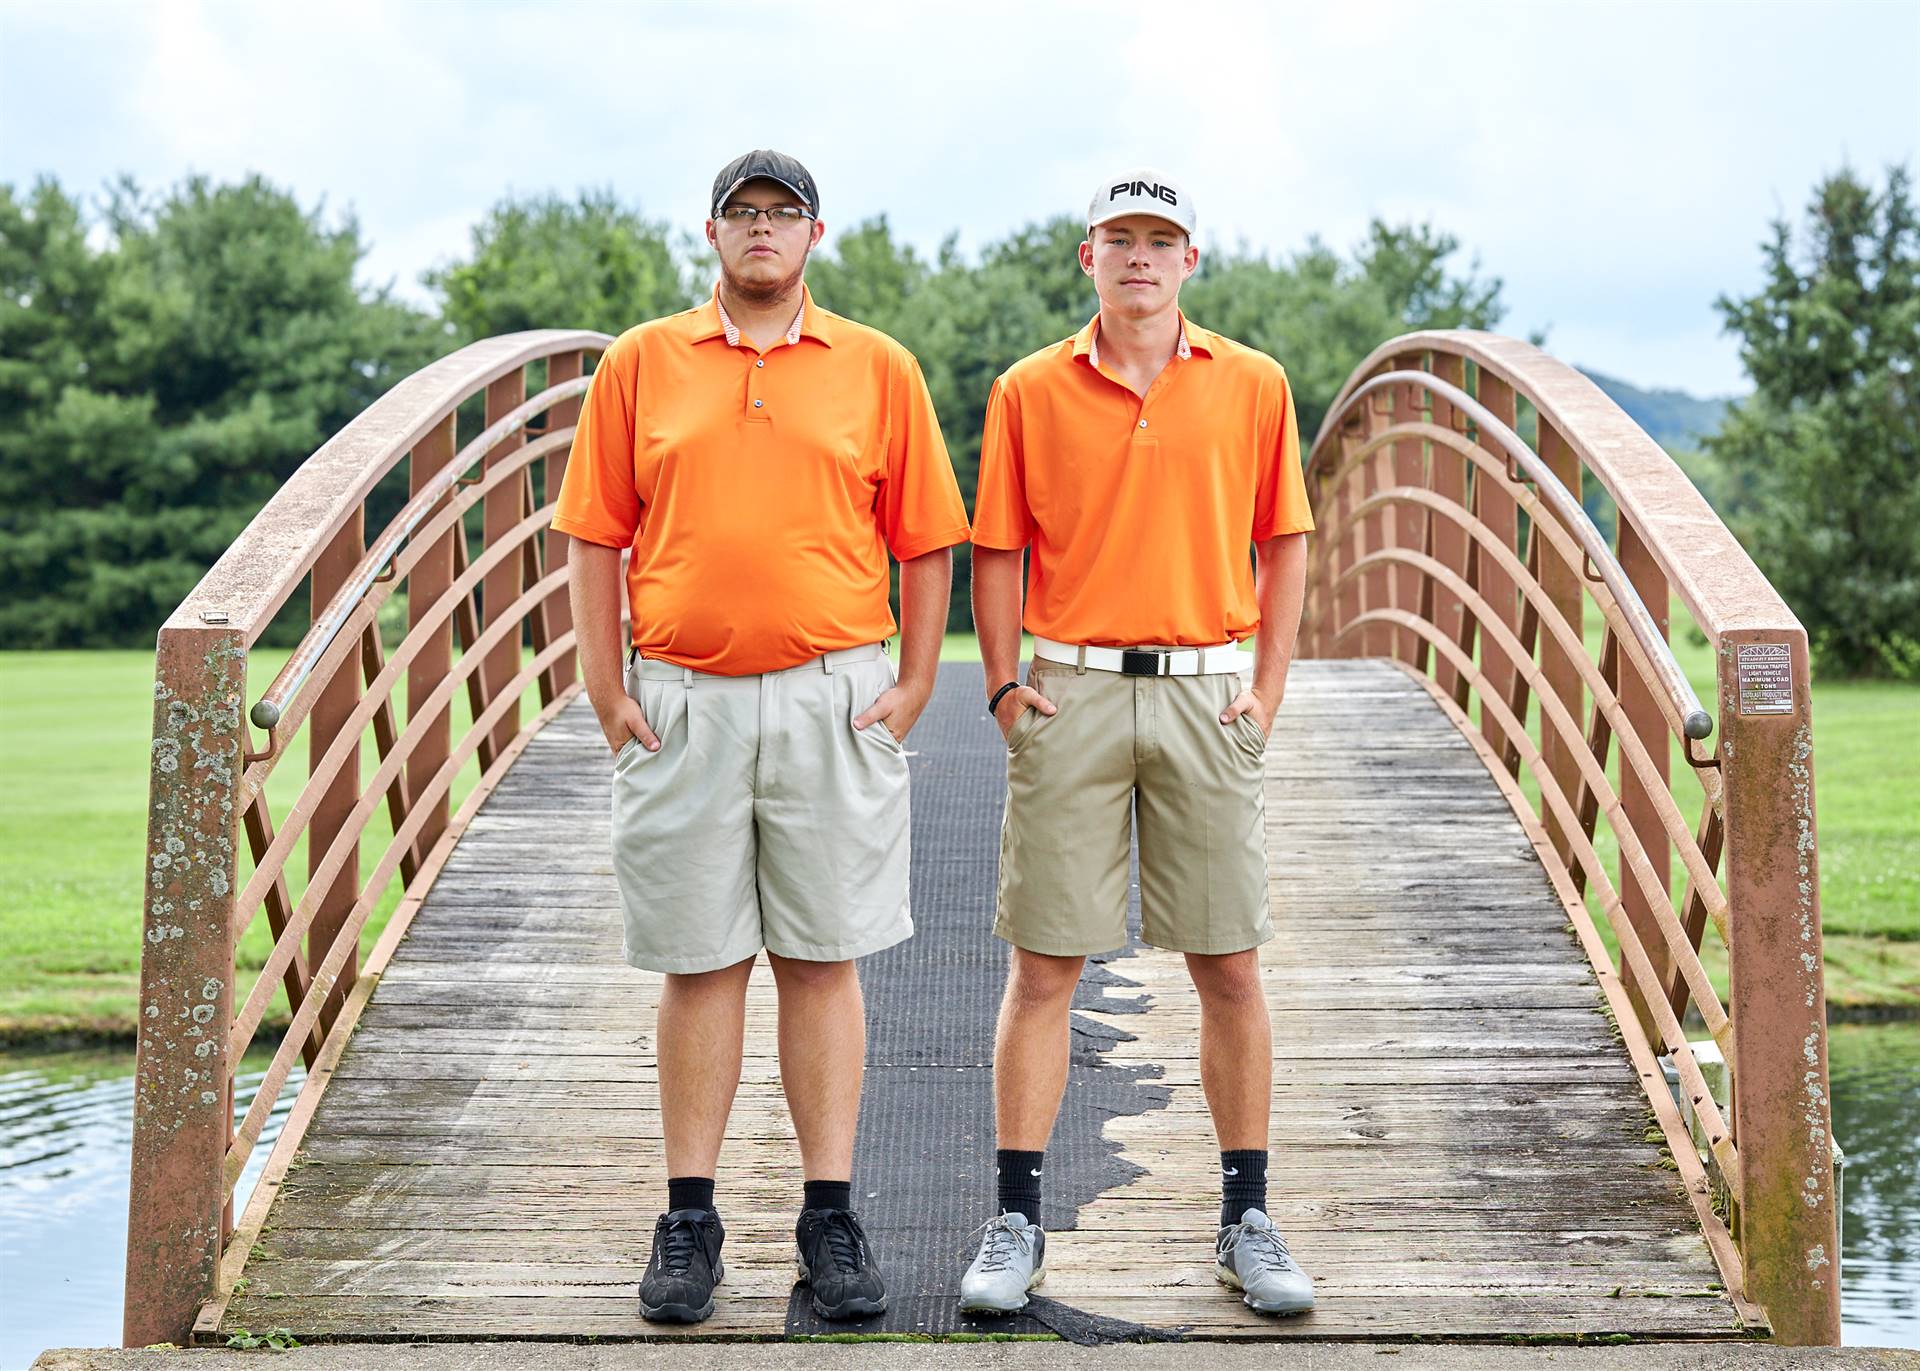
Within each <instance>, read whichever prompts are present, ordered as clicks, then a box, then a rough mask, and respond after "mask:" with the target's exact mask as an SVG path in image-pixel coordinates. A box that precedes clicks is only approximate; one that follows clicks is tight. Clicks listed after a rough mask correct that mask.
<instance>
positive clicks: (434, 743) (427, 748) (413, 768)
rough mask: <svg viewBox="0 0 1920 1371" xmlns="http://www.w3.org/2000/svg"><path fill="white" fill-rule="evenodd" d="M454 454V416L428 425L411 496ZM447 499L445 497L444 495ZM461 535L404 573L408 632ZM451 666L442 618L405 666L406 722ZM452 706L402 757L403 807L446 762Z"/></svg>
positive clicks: (457, 531) (429, 602) (411, 475)
mask: <svg viewBox="0 0 1920 1371" xmlns="http://www.w3.org/2000/svg"><path fill="white" fill-rule="evenodd" d="M453 454H454V416H453V415H451V414H449V415H448V416H447V417H446V418H445V419H443V420H442V421H441V422H440V423H438V424H436V425H434V427H433V429H432V431H431V432H429V433H428V434H427V436H426V437H424V438H422V439H421V440H420V441H419V443H418V444H416V445H415V447H414V449H413V455H412V457H411V458H410V459H409V461H408V484H409V485H410V487H411V488H412V492H413V493H414V494H416V495H417V494H419V493H420V491H421V490H422V489H423V488H424V487H425V486H426V484H427V482H428V481H429V480H431V479H432V478H433V476H434V474H435V473H436V472H438V471H439V470H440V469H441V468H442V467H444V466H446V464H447V463H448V462H450V461H452V460H453ZM449 498H451V496H449ZM462 536H464V530H463V529H462V528H461V526H460V525H459V524H457V523H456V524H455V525H454V526H453V527H452V528H450V529H448V530H447V532H445V533H443V534H442V535H440V537H438V538H436V539H434V541H433V544H432V546H430V547H429V548H428V549H427V550H426V552H425V553H423V554H422V556H421V558H420V560H419V561H417V562H415V563H414V564H413V570H412V571H411V572H409V573H408V575H407V628H408V631H409V632H411V631H412V630H413V629H415V628H417V627H419V625H420V623H421V622H422V621H423V620H424V619H425V618H426V616H427V611H428V610H429V609H431V608H432V606H433V602H434V601H435V600H438V599H439V598H440V597H441V596H442V595H444V594H446V591H447V587H448V586H450V585H452V584H453V540H454V539H455V538H459V537H462ZM452 666H453V620H452V619H451V617H449V618H446V619H442V620H441V621H440V622H439V623H437V624H435V625H434V626H433V628H432V629H431V630H429V632H428V635H427V639H426V641H425V642H423V643H422V644H421V645H420V650H419V651H418V652H416V653H415V654H414V655H413V660H411V661H410V662H408V663H407V719H408V721H409V723H411V722H412V720H413V719H414V718H415V716H417V715H418V714H419V712H420V710H421V709H422V708H423V706H424V704H425V701H426V699H427V697H428V696H430V695H432V694H433V692H434V691H435V690H436V689H438V688H439V686H440V683H441V682H442V681H444V680H446V678H447V672H448V671H449V670H451V669H452ZM452 715H453V702H452V700H448V702H447V703H446V704H445V705H444V706H442V708H441V710H440V712H439V714H438V715H436V716H435V718H434V720H433V722H432V724H431V725H429V726H428V728H427V731H426V732H425V733H424V734H422V735H421V738H420V741H419V743H418V745H417V746H415V748H414V749H413V751H412V753H410V754H409V755H408V757H407V803H408V805H409V807H411V806H415V805H418V804H419V803H420V795H421V792H423V791H424V790H425V789H426V788H427V783H428V782H429V781H431V780H432V779H433V777H434V774H435V773H436V772H438V771H439V770H440V767H441V765H442V764H443V763H445V761H446V760H447V753H448V752H449V751H450V750H451V749H452V746H453V717H452ZM447 817H448V810H447V796H446V795H445V794H442V795H441V796H440V798H439V799H438V800H435V801H434V802H433V805H432V812H431V813H429V814H428V815H427V817H426V818H425V819H424V820H422V821H421V825H420V840H419V843H418V845H417V846H416V847H415V849H414V850H415V851H416V852H418V853H419V854H420V855H421V856H422V857H423V858H424V857H425V856H426V854H427V853H429V852H431V851H433V846H434V844H435V843H437V842H439V841H440V835H441V834H442V833H443V832H445V831H446V827H447Z"/></svg>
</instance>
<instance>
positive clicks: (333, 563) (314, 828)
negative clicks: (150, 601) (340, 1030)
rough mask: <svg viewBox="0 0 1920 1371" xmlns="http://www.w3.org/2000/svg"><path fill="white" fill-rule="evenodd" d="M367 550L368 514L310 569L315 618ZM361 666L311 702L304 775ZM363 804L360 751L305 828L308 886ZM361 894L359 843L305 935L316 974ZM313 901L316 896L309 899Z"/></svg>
mask: <svg viewBox="0 0 1920 1371" xmlns="http://www.w3.org/2000/svg"><path fill="white" fill-rule="evenodd" d="M366 550H367V548H366V537H365V511H364V510H361V509H357V508H356V509H355V510H354V511H353V513H352V514H351V515H349V516H348V518H347V521H346V522H345V523H344V524H342V525H341V527H340V531H339V532H338V533H336V534H334V535H333V539H332V541H330V542H329V543H328V544H327V547H326V551H324V552H322V553H321V554H320V557H319V560H318V561H316V562H315V563H314V564H313V575H312V602H313V603H312V613H313V617H314V618H316V619H317V618H319V616H320V614H321V613H322V611H324V610H325V609H326V607H327V605H328V603H329V602H331V601H332V599H333V597H334V595H335V594H336V593H337V592H338V591H339V589H340V587H341V586H342V585H344V584H345V583H346V581H347V578H348V577H349V576H350V575H352V573H353V569H354V568H355V567H356V566H358V565H359V564H360V558H361V555H362V554H363V553H365V552H366ZM357 665H358V663H357V661H356V660H355V659H354V658H352V657H346V658H342V659H341V662H340V665H339V666H338V667H337V668H336V669H335V671H334V673H333V676H332V678H331V679H330V680H328V681H327V683H326V685H325V686H324V687H323V688H322V689H321V691H320V694H319V695H318V696H317V697H316V699H315V700H314V705H313V714H312V715H311V716H310V717H309V719H308V721H307V767H308V769H309V770H310V771H311V770H312V769H314V768H317V767H318V766H319V765H320V762H321V759H322V758H324V757H325V756H326V755H327V749H328V748H330V747H332V746H333V740H334V739H335V738H337V737H338V736H339V735H340V730H341V729H342V728H344V727H345V726H346V723H347V720H348V717H349V716H350V715H352V713H353V711H354V709H355V707H357V706H358V705H359V703H360V673H359V672H358V671H357V670H356V669H355V668H356V666H357ZM359 799H360V749H359V748H358V747H354V748H351V749H349V750H348V752H347V756H346V760H345V761H344V762H343V763H342V764H341V767H340V770H339V771H338V772H336V773H335V775H334V778H333V780H332V781H331V782H330V783H329V784H328V786H327V788H326V791H325V793H324V794H322V795H321V796H320V799H319V801H318V802H317V803H316V804H315V805H314V810H313V821H312V823H311V824H309V825H308V828H307V875H308V877H309V879H311V878H312V877H313V875H314V873H316V872H317V871H318V870H319V869H320V864H321V862H323V861H324V860H325V859H326V855H327V851H328V849H329V848H331V847H332V846H333V841H334V839H335V837H337V836H338V835H339V834H340V832H341V831H342V830H343V829H345V828H346V827H347V826H348V821H349V818H350V816H351V814H352V811H353V807H354V805H355V804H356V803H357V802H358V801H359ZM359 891H360V840H359V837H358V835H356V836H355V837H354V840H353V842H352V843H351V844H350V845H349V847H348V849H347V857H346V860H345V861H344V862H342V863H341V864H340V869H339V871H337V872H336V873H335V874H334V877H333V880H332V882H331V884H329V885H328V886H327V888H326V889H325V890H324V891H323V892H322V893H321V895H320V898H319V902H318V904H317V905H316V906H315V908H314V914H313V923H312V924H311V925H310V926H309V927H308V929H307V965H309V966H318V965H320V963H321V962H322V961H323V960H324V959H325V958H326V955H327V953H328V951H329V950H330V949H331V948H332V947H333V940H334V938H335V937H336V936H337V935H338V934H339V932H340V926H341V924H343V923H344V922H346V918H347V914H348V913H349V912H350V911H351V910H352V908H353V901H354V898H355V896H357V895H358V894H359ZM308 894H309V896H311V895H312V891H311V889H309V891H308ZM359 962H360V957H359V952H358V950H357V949H356V951H355V952H354V953H353V954H352V955H350V956H349V957H348V958H347V961H346V965H345V966H344V967H342V969H341V972H340V979H339V980H337V981H336V982H334V987H333V990H332V992H331V993H330V994H329V995H328V996H327V998H326V1000H325V1001H324V1002H323V1003H322V1004H321V1006H320V1025H321V1029H322V1036H325V1031H326V1030H328V1029H330V1028H332V1027H333V1020H334V1017H335V1016H336V1015H337V1014H338V1013H339V1012H340V1006H341V1005H342V1004H344V1003H345V1002H346V998H347V992H348V991H349V990H351V989H352V988H353V982H354V979H355V977H356V976H357V975H358V973H359Z"/></svg>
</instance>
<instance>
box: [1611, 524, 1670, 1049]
mask: <svg viewBox="0 0 1920 1371" xmlns="http://www.w3.org/2000/svg"><path fill="white" fill-rule="evenodd" d="M1615 519H1616V523H1617V526H1616V529H1615V534H1614V541H1615V544H1616V546H1617V547H1618V548H1619V550H1620V569H1621V570H1622V571H1624V572H1626V574H1627V579H1628V580H1629V581H1631V582H1632V583H1633V588H1634V590H1635V591H1636V592H1637V593H1638V594H1639V596H1640V602H1641V603H1642V604H1644V605H1645V606H1646V607H1647V613H1648V614H1649V615H1650V616H1652V618H1653V622H1654V626H1655V627H1656V628H1658V629H1659V630H1660V636H1661V637H1662V638H1665V637H1667V622H1668V615H1669V610H1668V603H1667V578H1666V574H1665V573H1664V572H1662V571H1661V570H1660V564H1659V562H1657V561H1655V560H1654V556H1653V553H1652V552H1651V551H1650V550H1649V549H1648V548H1647V545H1646V542H1645V540H1643V539H1642V538H1641V537H1640V532H1639V530H1638V529H1636V528H1634V526H1633V525H1632V523H1630V522H1629V521H1628V519H1627V516H1626V513H1625V511H1617V512H1616V514H1615ZM1620 704H1621V707H1622V708H1623V709H1624V710H1625V712H1626V716H1627V722H1628V723H1629V724H1630V725H1631V726H1632V728H1633V731H1634V733H1635V734H1636V735H1637V736H1638V737H1639V739H1640V744H1641V746H1643V747H1644V748H1646V750H1647V757H1648V760H1650V761H1651V762H1652V763H1653V769H1654V771H1655V773H1656V774H1657V775H1658V776H1659V777H1660V785H1661V788H1662V789H1667V790H1670V789H1671V788H1672V787H1671V785H1670V784H1669V780H1670V770H1669V762H1670V760H1671V757H1672V752H1673V744H1672V738H1673V730H1672V729H1671V728H1670V727H1669V726H1668V724H1667V720H1666V716H1665V715H1663V714H1662V713H1661V712H1660V705H1659V703H1658V702H1657V701H1656V700H1655V699H1654V695H1653V690H1652V688H1651V687H1650V686H1649V685H1648V684H1647V682H1646V681H1645V680H1644V679H1643V678H1642V677H1641V675H1640V673H1639V672H1637V671H1631V670H1623V671H1622V672H1621V673H1620ZM1625 757H1626V754H1625V752H1624V751H1622V753H1621V764H1620V804H1621V808H1622V809H1623V810H1624V811H1625V813H1626V818H1627V823H1628V824H1629V825H1630V826H1631V827H1632V829H1633V831H1634V833H1635V835H1636V836H1637V837H1638V838H1639V839H1640V845H1641V847H1643V848H1644V849H1645V850H1646V854H1647V862H1648V864H1649V865H1650V866H1651V867H1652V868H1653V876H1654V881H1655V883H1656V884H1657V885H1658V886H1659V887H1660V889H1661V891H1663V892H1665V893H1666V895H1667V900H1668V903H1669V904H1670V903H1671V901H1672V886H1673V864H1672V847H1673V843H1672V840H1671V839H1670V838H1669V837H1668V836H1667V826H1666V825H1665V824H1664V823H1662V822H1661V820H1660V811H1659V810H1657V809H1655V808H1654V804H1653V792H1652V791H1651V789H1649V788H1648V787H1647V786H1645V785H1643V784H1642V783H1641V781H1640V773H1639V772H1638V771H1637V770H1636V769H1635V768H1633V767H1631V766H1628V765H1627V764H1626V760H1625ZM1620 900H1621V904H1622V905H1623V906H1624V908H1625V912H1626V916H1627V921H1628V922H1629V923H1631V924H1632V925H1633V929H1634V932H1635V934H1636V935H1638V937H1639V939H1640V946H1641V947H1642V948H1643V949H1645V951H1646V954H1647V960H1648V961H1649V962H1651V963H1652V964H1653V970H1654V973H1655V975H1657V976H1658V977H1659V978H1660V979H1661V980H1662V981H1664V980H1665V979H1666V977H1667V973H1668V971H1669V970H1670V969H1671V968H1672V965H1673V959H1672V957H1671V956H1669V955H1668V953H1667V940H1666V939H1665V938H1664V937H1663V936H1662V935H1661V933H1660V924H1659V921H1658V919H1657V917H1656V916H1655V914H1654V909H1653V901H1652V899H1651V898H1650V897H1649V896H1648V895H1647V892H1646V891H1645V890H1644V889H1643V888H1642V887H1641V885H1640V881H1639V879H1638V878H1637V877H1635V876H1634V874H1633V872H1632V869H1631V868H1630V867H1629V865H1628V863H1627V857H1626V853H1625V851H1624V850H1623V851H1622V852H1621V854H1620ZM1622 979H1623V980H1626V983H1627V995H1628V998H1630V999H1631V1000H1632V1001H1633V1005H1634V1009H1635V1011H1636V1012H1638V1014H1639V1015H1640V1026H1641V1028H1642V1029H1644V1030H1645V1031H1646V1034H1647V1036H1648V1038H1649V1039H1651V1040H1653V1041H1656V1042H1657V1041H1659V1039H1658V1036H1657V1033H1656V1031H1655V1028H1654V1023H1653V1016H1652V1014H1651V1013H1650V1012H1649V1010H1648V1008H1647V1005H1646V996H1645V995H1644V994H1642V993H1641V990H1640V984H1639V982H1638V981H1637V980H1634V979H1630V978H1627V977H1626V976H1625V975H1624V968H1623V975H1622Z"/></svg>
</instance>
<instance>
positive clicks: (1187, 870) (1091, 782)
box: [993, 662, 1273, 956]
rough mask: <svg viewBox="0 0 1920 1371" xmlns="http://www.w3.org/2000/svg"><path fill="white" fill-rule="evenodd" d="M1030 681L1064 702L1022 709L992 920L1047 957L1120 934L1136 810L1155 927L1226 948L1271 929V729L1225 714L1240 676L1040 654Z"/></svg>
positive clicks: (1153, 933) (1111, 942)
mask: <svg viewBox="0 0 1920 1371" xmlns="http://www.w3.org/2000/svg"><path fill="white" fill-rule="evenodd" d="M1027 683H1028V684H1029V685H1031V686H1032V687H1033V688H1034V689H1035V690H1037V691H1039V692H1040V693H1041V694H1042V695H1044V696H1045V697H1046V698H1047V699H1048V700H1050V701H1052V702H1053V704H1054V706H1055V709H1056V711H1057V712H1055V713H1054V714H1052V715H1051V716H1049V715H1045V714H1042V713H1040V712H1039V711H1038V710H1034V709H1030V710H1027V711H1026V712H1025V713H1024V714H1022V715H1021V716H1020V717H1019V718H1018V719H1016V720H1015V721H1014V724H1013V731H1012V734H1011V736H1010V737H1009V739H1008V742H1007V813H1006V821H1005V825H1004V827H1003V828H1002V829H1001V833H1000V912H999V916H998V918H997V919H996V920H995V922H994V929H993V931H994V932H995V933H997V934H999V936H1001V937H1002V938H1005V939H1006V940H1007V941H1008V942H1010V943H1013V944H1014V945H1015V946H1017V947H1023V948H1025V949H1027V950H1028V951H1029V952H1041V953H1047V954H1049V955H1052V956H1082V955H1087V954H1091V953H1095V952H1106V951H1110V950H1112V949H1114V948H1118V947H1124V946H1125V945H1126V941H1127V852H1128V839H1129V836H1130V834H1131V833H1132V832H1133V829H1134V826H1135V825H1136V824H1137V825H1138V837H1139V843H1140V914H1141V937H1142V938H1143V939H1144V940H1145V941H1146V942H1148V943H1150V944H1152V945H1153V946H1155V947H1164V948H1169V949H1172V950H1173V951H1176V952H1199V953H1208V954H1218V953H1223V952H1242V951H1245V950H1246V949H1248V948H1250V947H1257V946H1259V945H1260V944H1261V943H1263V942H1265V941H1267V939H1269V938H1271V937H1272V936H1273V920H1272V917H1271V914H1270V912H1269V903H1268V895H1267V849H1266V797H1265V785H1264V780H1263V777H1264V774H1265V763H1264V761H1263V755H1264V753H1265V751H1266V738H1265V737H1264V736H1263V735H1262V733H1261V732H1260V725H1259V723H1258V721H1256V720H1255V719H1254V718H1253V716H1252V715H1251V714H1242V715H1240V716H1239V717H1238V718H1236V719H1235V720H1234V721H1233V722H1232V723H1231V724H1222V723H1221V722H1220V713H1221V711H1222V710H1224V709H1225V708H1226V707H1227V705H1228V704H1229V703H1231V702H1232V700H1233V697H1234V696H1235V695H1237V694H1238V693H1239V692H1240V689H1241V681H1240V677H1239V676H1238V675H1235V674H1231V673H1228V674H1223V675H1216V676H1123V675H1121V674H1120V673H1119V672H1116V671H1093V670H1089V671H1086V672H1084V673H1082V672H1079V671H1078V670H1077V669H1076V668H1075V667H1073V666H1069V665H1064V664H1060V663H1054V662H1035V663H1034V664H1033V667H1032V669H1031V670H1030V671H1029V672H1028V675H1027Z"/></svg>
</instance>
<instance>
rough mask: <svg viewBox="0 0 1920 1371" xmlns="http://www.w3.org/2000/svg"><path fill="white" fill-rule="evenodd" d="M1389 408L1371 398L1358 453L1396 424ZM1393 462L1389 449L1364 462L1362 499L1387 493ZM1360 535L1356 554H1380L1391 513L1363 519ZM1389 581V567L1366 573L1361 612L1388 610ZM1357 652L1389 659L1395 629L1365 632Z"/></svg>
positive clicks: (1376, 628)
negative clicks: (1390, 416)
mask: <svg viewBox="0 0 1920 1371" xmlns="http://www.w3.org/2000/svg"><path fill="white" fill-rule="evenodd" d="M1385 406H1386V400H1385V398H1384V397H1383V396H1381V395H1378V394H1375V395H1370V396H1368V397H1367V401H1366V406H1365V410H1364V412H1363V413H1362V415H1361V419H1360V429H1359V432H1358V433H1357V434H1356V435H1355V441H1354V444H1353V450H1354V451H1358V450H1359V449H1360V448H1361V447H1363V446H1364V445H1365V444H1366V443H1368V442H1370V441H1371V440H1372V439H1373V436H1374V435H1375V434H1376V433H1378V432H1380V430H1382V429H1384V428H1386V427H1387V425H1389V424H1391V423H1392V422H1393V420H1391V419H1390V418H1388V417H1387V416H1385V415H1384V414H1381V413H1380V412H1379V411H1380V410H1381V409H1383V408H1385ZM1390 460H1391V458H1390V457H1389V456H1388V454H1387V451H1386V449H1385V448H1382V449H1380V450H1379V451H1377V452H1374V453H1372V454H1370V455H1368V456H1367V457H1366V458H1365V459H1364V461H1363V462H1362V464H1361V467H1360V470H1359V471H1357V472H1355V473H1354V478H1355V480H1356V481H1357V482H1358V483H1359V486H1360V490H1359V497H1360V499H1362V500H1366V499H1368V498H1370V497H1372V496H1373V495H1376V494H1378V493H1379V492H1380V491H1382V490H1385V489H1386V488H1387V486H1388V485H1389V484H1390V483H1391V482H1390V481H1389V480H1388V479H1387V477H1388V475H1389V473H1388V472H1387V470H1386V465H1387V463H1388V462H1389V461H1390ZM1357 534H1358V546H1357V548H1356V549H1355V551H1356V552H1357V554H1358V555H1359V556H1360V557H1367V556H1370V555H1372V554H1373V553H1375V552H1378V551H1380V549H1382V548H1383V547H1385V546H1386V545H1387V512H1386V511H1385V510H1384V509H1376V510H1373V511H1371V512H1370V513H1368V514H1367V515H1365V516H1364V517H1363V518H1362V519H1361V520H1360V527H1359V529H1358V530H1357ZM1387 581H1388V576H1387V568H1386V567H1384V566H1383V567H1378V568H1376V569H1374V570H1372V571H1369V572H1366V573H1364V574H1363V575H1362V576H1361V578H1360V587H1359V589H1360V612H1361V613H1362V614H1365V613H1367V612H1368V611H1369V610H1375V609H1381V608H1384V607H1385V606H1386V605H1387V603H1388V601H1389V599H1390V597H1391V595H1392V589H1391V587H1390V586H1389V585H1388V583H1387ZM1354 650H1355V651H1357V652H1358V653H1360V655H1361V656H1363V657H1384V656H1386V655H1387V654H1388V653H1389V652H1391V651H1392V650H1393V630H1392V629H1391V628H1390V627H1388V626H1387V625H1385V624H1379V625H1373V626H1369V627H1367V628H1365V629H1362V630H1361V632H1360V635H1359V637H1358V639H1357V640H1356V641H1355V643H1354Z"/></svg>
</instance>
